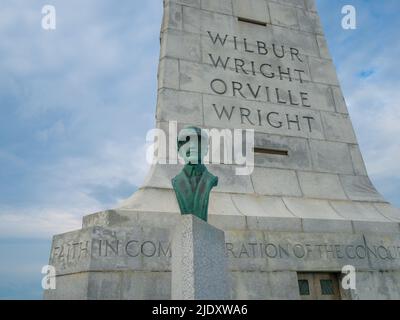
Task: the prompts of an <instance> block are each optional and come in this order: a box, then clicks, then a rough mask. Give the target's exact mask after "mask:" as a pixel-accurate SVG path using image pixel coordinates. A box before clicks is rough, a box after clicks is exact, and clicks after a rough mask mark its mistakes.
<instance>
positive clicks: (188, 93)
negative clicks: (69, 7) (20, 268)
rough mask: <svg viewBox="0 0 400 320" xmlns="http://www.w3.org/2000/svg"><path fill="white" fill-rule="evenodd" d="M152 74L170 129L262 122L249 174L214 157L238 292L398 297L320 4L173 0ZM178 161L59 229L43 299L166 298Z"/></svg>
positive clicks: (399, 253) (397, 264) (213, 210)
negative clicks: (51, 278)
mask: <svg viewBox="0 0 400 320" xmlns="http://www.w3.org/2000/svg"><path fill="white" fill-rule="evenodd" d="M160 5H161V3H160ZM158 80H159V84H158V87H159V90H158V102H157V112H156V126H157V128H159V129H163V130H164V131H165V132H166V133H169V132H170V131H169V128H170V127H172V125H171V123H173V121H176V123H177V126H178V129H181V128H183V127H185V126H197V127H201V128H208V129H212V128H216V129H232V130H234V129H254V130H255V145H254V149H253V151H254V154H255V159H254V165H255V167H254V171H253V172H252V174H251V175H237V174H236V169H237V167H238V165H235V164H232V163H227V162H225V160H224V161H223V162H222V163H221V164H211V165H209V168H210V171H211V172H213V173H214V174H215V175H216V176H218V178H219V181H218V186H217V187H216V188H215V189H214V191H213V192H212V193H211V195H210V202H209V211H208V222H209V223H210V224H211V225H213V226H215V227H217V228H220V229H222V230H224V231H225V237H226V239H225V242H226V243H225V251H226V255H227V258H228V269H229V276H230V278H231V280H232V286H231V289H230V294H229V295H230V298H232V299H371V298H373V299H400V238H399V236H400V234H399V233H400V224H399V223H400V210H399V209H397V208H394V207H393V206H392V205H391V204H390V203H388V202H387V201H386V200H385V199H384V198H383V197H382V196H381V195H380V194H379V193H378V192H377V190H376V189H375V188H374V186H373V185H372V183H371V181H370V179H369V177H368V174H367V171H366V169H365V166H364V162H363V159H362V156H361V153H360V149H359V146H358V143H357V139H356V135H355V133H354V130H353V126H352V123H351V120H350V118H349V114H348V110H347V106H346V103H345V100H344V98H343V94H342V91H341V88H340V84H339V82H338V79H337V75H336V71H335V67H334V65H333V63H332V59H331V56H330V53H329V50H328V47H327V43H326V39H325V37H324V33H323V29H322V27H321V24H320V20H319V16H318V13H317V9H316V7H315V3H314V0H165V1H164V19H163V23H162V28H161V54H160V63H159V74H158ZM169 135H170V136H169V138H170V139H169V140H170V141H171V143H176V137H175V136H174V135H173V134H172V133H169ZM220 143H221V144H223V143H224V142H223V141H222V139H221V142H220ZM174 157H175V158H176V156H174V155H167V156H166V158H165V159H160V160H165V161H160V162H162V163H167V164H156V165H154V166H153V167H152V168H151V170H150V173H149V176H148V178H147V180H146V181H145V183H144V184H143V186H142V187H141V188H140V189H139V190H138V191H137V192H135V194H134V195H133V196H132V197H130V198H129V199H127V200H126V201H125V202H124V203H123V204H122V206H121V207H119V208H116V209H114V210H109V211H105V212H99V213H95V214H92V215H89V216H85V217H84V218H83V225H82V229H81V230H77V231H72V232H69V233H66V234H62V235H56V236H54V238H53V244H52V249H51V256H50V264H51V265H54V266H55V267H56V270H57V289H56V290H49V291H46V292H45V298H47V299H68V298H74V299H171V256H172V255H173V254H174V252H173V249H172V250H171V239H172V237H173V234H172V233H173V231H172V230H174V228H175V226H176V224H177V222H178V220H179V219H180V208H179V205H178V202H177V200H176V196H175V192H174V190H173V188H172V186H171V179H172V178H173V177H175V176H176V175H177V174H178V173H179V171H180V170H181V169H182V166H181V165H179V164H171V162H173V161H172V160H176V159H174ZM60 223H62V221H60ZM352 268H353V269H354V270H355V280H356V282H355V283H354V284H353V285H350V286H348V287H346V286H342V285H341V282H342V281H341V280H342V278H343V277H347V276H349V275H345V274H343V273H342V271H343V270H352ZM350 275H351V274H350ZM345 282H346V283H349V281H347V280H346V281H345ZM350 282H351V281H350Z"/></svg>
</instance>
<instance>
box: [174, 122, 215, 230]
mask: <svg viewBox="0 0 400 320" xmlns="http://www.w3.org/2000/svg"><path fill="white" fill-rule="evenodd" d="M178 152H179V155H180V156H181V157H182V158H183V159H184V160H185V166H184V167H183V169H182V171H181V172H180V173H179V174H178V175H177V176H176V177H175V178H173V179H172V186H173V188H174V190H175V194H176V198H177V200H178V204H179V208H180V210H181V214H193V215H195V216H196V217H198V218H200V219H202V220H204V221H206V222H207V218H208V202H209V198H210V192H211V189H212V188H213V187H215V186H216V185H217V184H218V177H216V176H214V175H212V174H211V173H210V172H208V170H207V168H206V166H205V165H204V164H203V159H204V157H205V155H206V154H207V152H208V135H207V133H206V132H205V131H204V130H202V129H200V128H196V127H188V128H185V129H182V130H181V132H180V133H179V136H178Z"/></svg>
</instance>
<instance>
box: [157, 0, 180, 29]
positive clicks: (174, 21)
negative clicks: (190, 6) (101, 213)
mask: <svg viewBox="0 0 400 320" xmlns="http://www.w3.org/2000/svg"><path fill="white" fill-rule="evenodd" d="M167 29H177V30H182V6H180V5H177V4H176V3H174V2H169V3H168V4H167V5H166V6H165V9H164V16H163V22H162V26H161V31H162V32H164V31H166V30H167Z"/></svg>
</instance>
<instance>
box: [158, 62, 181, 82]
mask: <svg viewBox="0 0 400 320" xmlns="http://www.w3.org/2000/svg"><path fill="white" fill-rule="evenodd" d="M163 88H169V89H179V61H178V60H177V59H168V58H164V59H162V60H160V64H159V69H158V89H163Z"/></svg>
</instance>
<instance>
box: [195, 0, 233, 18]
mask: <svg viewBox="0 0 400 320" xmlns="http://www.w3.org/2000/svg"><path fill="white" fill-rule="evenodd" d="M201 8H202V9H203V10H210V11H213V12H219V13H225V14H229V15H232V14H233V6H232V0H219V1H215V0H201Z"/></svg>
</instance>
